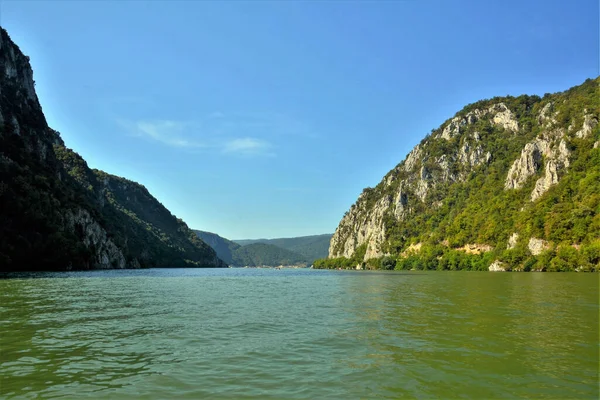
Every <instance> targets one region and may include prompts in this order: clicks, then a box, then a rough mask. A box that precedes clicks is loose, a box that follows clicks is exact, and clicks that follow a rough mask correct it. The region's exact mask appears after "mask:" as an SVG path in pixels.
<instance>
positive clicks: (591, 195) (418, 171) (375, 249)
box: [329, 79, 600, 267]
mask: <svg viewBox="0 0 600 400" xmlns="http://www.w3.org/2000/svg"><path fill="white" fill-rule="evenodd" d="M598 83H599V80H598V79H595V80H591V79H590V80H587V81H586V82H585V83H584V84H582V85H580V86H577V87H574V88H572V89H570V90H568V91H566V92H562V93H556V94H552V95H550V94H548V95H546V96H544V97H543V98H540V97H538V96H520V97H516V98H515V97H510V96H509V97H503V98H493V99H490V100H483V101H480V102H477V103H474V104H471V105H469V106H467V107H465V108H464V109H463V110H461V111H459V112H458V113H457V114H456V115H455V116H454V117H452V118H450V119H449V120H447V121H446V122H444V123H443V124H442V125H441V126H440V127H439V128H437V129H435V130H434V131H432V133H431V134H430V135H427V137H426V138H425V139H423V140H422V141H421V143H420V144H419V145H418V146H416V147H415V148H414V149H413V150H412V151H411V152H410V153H409V154H408V155H407V156H406V159H405V160H404V161H402V162H401V163H400V164H398V165H397V166H396V167H395V168H394V169H392V170H391V171H390V172H389V173H388V174H386V175H385V176H384V178H383V179H382V181H381V182H380V183H379V184H378V185H377V186H376V187H374V188H367V189H365V190H364V191H363V193H362V194H361V195H360V196H359V198H358V200H357V201H356V203H355V204H353V205H352V206H351V207H350V209H349V210H348V211H347V212H346V214H345V215H344V217H343V218H342V220H341V222H340V224H339V226H338V228H337V229H336V231H335V233H334V235H333V237H332V239H331V243H330V248H329V258H337V257H345V258H351V257H355V258H356V254H359V255H360V257H359V258H360V259H361V260H362V261H367V260H369V259H372V258H377V257H381V256H384V255H392V256H397V255H400V254H402V252H403V251H404V250H405V249H407V248H409V246H410V245H411V244H414V243H417V242H418V243H421V242H427V243H430V244H432V245H435V244H438V245H443V246H446V247H449V248H453V249H457V250H460V249H461V248H468V247H469V246H473V245H476V246H484V248H486V249H488V251H493V249H499V250H498V251H501V250H506V249H507V248H508V249H515V248H517V249H520V248H523V249H526V250H527V248H528V245H529V248H531V253H536V254H540V252H541V250H539V249H540V248H542V247H544V246H540V245H537V244H535V245H531V244H529V240H530V238H534V239H532V240H533V242H535V243H538V241H539V240H543V242H541V243H550V242H552V243H554V244H557V243H561V242H565V241H566V242H568V243H573V244H577V243H588V242H590V241H593V240H596V239H597V238H599V237H600V201H599V199H600V184H599V183H598V179H597V178H598V177H600V162H599V161H600V154H599V153H600V152H599V151H597V150H594V143H598V139H599V136H600V134H599V129H598V120H599V113H600V90H599V89H598ZM596 147H597V146H596ZM566 177H569V179H566ZM578 185H579V186H578ZM577 190H582V191H583V190H585V191H586V193H587V194H586V195H585V196H584V195H583V193H578V192H577ZM586 196H587V197H586ZM563 214H564V215H567V214H568V218H566V219H568V220H569V223H568V224H566V225H565V226H564V227H563V225H561V224H562V222H561V221H560V220H559V219H560V218H562V217H560V216H562V215H563ZM559 225H560V226H561V230H560V232H559V231H557V230H556V229H557V228H556V227H558V226H559ZM576 227H577V228H576ZM576 229H577V231H576V232H575V230H576ZM544 248H546V247H544ZM547 248H550V247H547ZM515 251H516V250H515ZM363 252H364V256H363ZM497 266H498V264H496V265H495V267H497Z"/></svg>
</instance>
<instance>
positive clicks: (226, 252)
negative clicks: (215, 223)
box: [194, 230, 242, 265]
mask: <svg viewBox="0 0 600 400" xmlns="http://www.w3.org/2000/svg"><path fill="white" fill-rule="evenodd" d="M194 232H195V233H196V235H198V237H199V238H200V239H202V240H203V241H204V242H205V243H206V244H208V245H209V246H210V247H212V248H213V250H214V251H216V252H217V256H218V257H219V258H220V259H221V260H223V261H225V262H226V263H227V264H229V265H232V264H234V262H233V258H234V253H235V251H236V250H237V249H239V248H240V247H242V246H240V245H239V244H237V243H235V242H232V241H231V240H228V239H225V238H224V237H221V236H219V235H217V234H216V233H212V232H205V231H199V230H194Z"/></svg>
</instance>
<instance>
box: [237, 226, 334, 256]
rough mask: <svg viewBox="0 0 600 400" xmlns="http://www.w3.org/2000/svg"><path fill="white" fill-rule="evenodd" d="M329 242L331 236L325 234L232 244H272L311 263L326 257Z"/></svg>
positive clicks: (252, 240)
mask: <svg viewBox="0 0 600 400" xmlns="http://www.w3.org/2000/svg"><path fill="white" fill-rule="evenodd" d="M330 240H331V234H329V233H327V234H324V235H311V236H299V237H292V238H278V239H243V240H234V242H235V243H238V244H241V245H243V246H245V245H248V244H253V243H265V244H272V245H275V246H277V247H281V248H283V249H287V250H290V251H293V252H296V253H299V254H302V255H303V256H304V257H306V258H307V259H308V260H309V261H311V262H312V261H314V260H316V259H317V258H323V257H327V252H328V249H329V241H330Z"/></svg>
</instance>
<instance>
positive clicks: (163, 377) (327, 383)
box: [0, 269, 599, 399]
mask: <svg viewBox="0 0 600 400" xmlns="http://www.w3.org/2000/svg"><path fill="white" fill-rule="evenodd" d="M598 287H599V275H598V274H583V273H581V274H578V273H486V272H405V273H400V272H367V271H319V270H299V269H289V270H286V269H284V270H272V269H150V270H118V271H90V272H69V273H38V274H31V275H26V276H20V277H14V276H13V277H10V278H5V279H1V280H0V323H1V330H0V365H1V368H0V376H1V378H0V394H1V395H2V397H4V398H12V397H20V396H23V397H35V396H36V395H39V396H41V397H45V398H51V397H66V398H73V397H77V398H80V397H86V396H87V397H91V398H98V397H110V398H190V399H193V398H203V397H209V398H286V399H288V398H289V399H293V398H302V399H316V398H318V399H324V398H333V399H348V398H351V399H352V398H403V397H406V398H477V399H481V398H511V397H512V398H514V397H519V398H526V397H533V398H597V397H598V394H599V393H598V365H599V364H598V363H599V356H598V352H599V341H598V340H599V332H598V322H599V321H598V313H599V306H598V295H599V290H598Z"/></svg>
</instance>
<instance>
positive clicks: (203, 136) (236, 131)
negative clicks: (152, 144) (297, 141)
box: [116, 112, 275, 157]
mask: <svg viewBox="0 0 600 400" xmlns="http://www.w3.org/2000/svg"><path fill="white" fill-rule="evenodd" d="M215 120H217V121H216V122H215ZM116 122H117V124H118V125H119V126H120V127H121V128H122V129H124V130H125V131H126V132H128V134H129V135H131V136H134V137H139V138H145V139H150V140H153V141H156V142H159V143H161V144H163V145H166V146H170V147H176V148H181V149H194V150H202V151H214V152H217V153H220V154H223V155H231V156H236V155H237V156H266V157H274V156H275V153H274V151H273V149H274V146H273V144H272V143H271V142H270V141H269V140H267V139H264V138H262V137H259V136H260V135H261V134H262V135H263V136H269V133H270V132H269V131H268V130H266V129H265V128H264V127H265V126H266V125H267V124H266V123H262V124H261V123H260V121H254V122H253V123H247V121H245V122H240V121H237V120H235V119H231V118H229V117H228V116H226V115H225V114H223V113H219V112H215V113H212V114H210V115H208V116H206V117H205V118H203V119H201V120H198V121H176V120H166V119H165V120H139V121H130V120H124V119H118V120H117V121H116ZM244 134H245V135H244ZM248 134H255V135H252V136H249V135H248Z"/></svg>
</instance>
